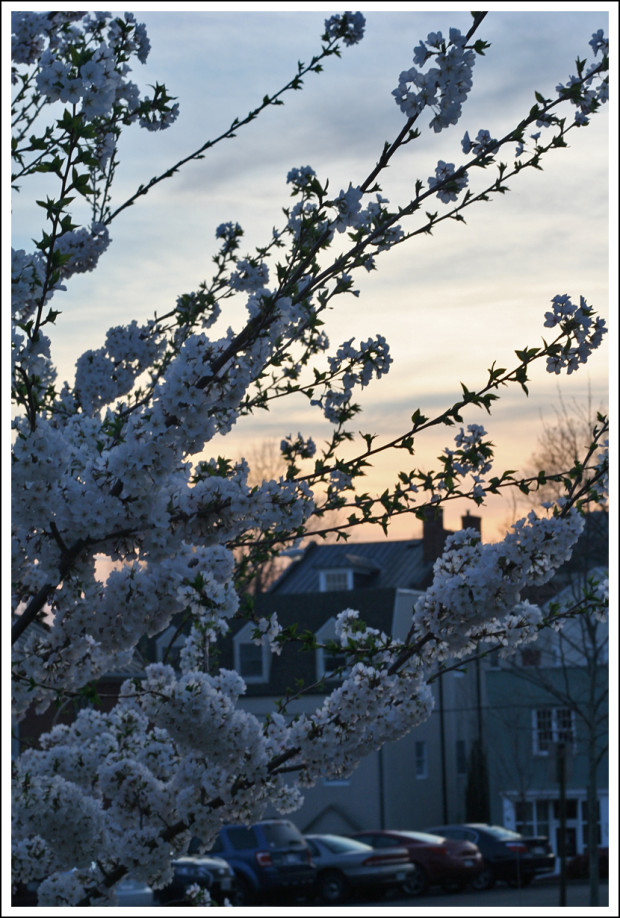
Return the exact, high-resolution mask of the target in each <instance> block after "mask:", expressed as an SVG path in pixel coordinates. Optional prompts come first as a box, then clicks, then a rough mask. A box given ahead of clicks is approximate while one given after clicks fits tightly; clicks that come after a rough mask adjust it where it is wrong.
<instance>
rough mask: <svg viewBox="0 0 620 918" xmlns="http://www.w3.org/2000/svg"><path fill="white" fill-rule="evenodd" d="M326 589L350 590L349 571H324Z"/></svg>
mask: <svg viewBox="0 0 620 918" xmlns="http://www.w3.org/2000/svg"><path fill="white" fill-rule="evenodd" d="M323 577H324V582H325V589H326V590H348V589H349V572H348V571H324V573H323Z"/></svg>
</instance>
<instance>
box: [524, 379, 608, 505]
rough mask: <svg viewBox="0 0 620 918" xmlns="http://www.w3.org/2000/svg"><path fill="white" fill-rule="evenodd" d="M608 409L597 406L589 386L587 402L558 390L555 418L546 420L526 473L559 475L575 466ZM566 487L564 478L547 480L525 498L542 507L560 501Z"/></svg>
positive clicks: (543, 422) (543, 421)
mask: <svg viewBox="0 0 620 918" xmlns="http://www.w3.org/2000/svg"><path fill="white" fill-rule="evenodd" d="M606 410H607V409H606V407H604V406H599V408H598V409H595V408H594V403H593V398H592V391H591V389H590V388H589V387H588V396H587V398H586V400H585V401H577V400H576V399H572V400H571V401H570V402H569V403H567V402H566V401H565V399H564V396H563V395H562V393H561V392H560V391H559V390H558V404H557V405H556V406H555V420H554V421H552V422H548V421H545V420H544V419H543V420H542V432H541V434H540V436H539V437H538V446H537V448H536V449H535V450H534V452H533V453H532V455H531V456H530V459H529V461H528V463H527V465H526V466H525V470H526V474H532V475H537V474H538V472H539V470H540V469H543V470H544V471H545V472H547V474H548V475H557V474H559V473H561V472H565V471H566V470H567V469H570V468H572V466H573V465H574V463H575V460H576V459H578V457H579V456H580V455H581V452H582V449H583V446H584V444H587V443H589V442H590V441H591V439H592V431H593V429H594V427H595V426H596V423H597V414H598V413H600V412H605V411H606ZM562 487H563V485H562V481H550V480H547V481H546V483H545V484H542V485H541V486H540V488H539V489H538V490H537V491H530V492H529V494H528V495H527V497H526V498H524V499H525V500H527V501H529V502H530V503H534V504H536V505H538V506H540V505H541V504H542V503H543V502H544V501H548V500H556V499H557V498H558V497H559V495H560V494H561V493H562ZM513 509H514V508H513Z"/></svg>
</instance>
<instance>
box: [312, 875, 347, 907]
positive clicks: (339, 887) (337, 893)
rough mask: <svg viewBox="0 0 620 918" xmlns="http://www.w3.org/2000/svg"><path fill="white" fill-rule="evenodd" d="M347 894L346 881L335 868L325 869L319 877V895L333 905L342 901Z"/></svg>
mask: <svg viewBox="0 0 620 918" xmlns="http://www.w3.org/2000/svg"><path fill="white" fill-rule="evenodd" d="M346 894H347V881H346V880H345V878H344V877H343V875H342V874H341V873H338V871H337V870H327V871H326V872H325V873H323V874H321V876H320V877H319V896H320V897H321V899H322V900H323V902H327V903H329V904H330V905H333V904H334V903H336V902H342V900H343V899H344V898H345V897H346Z"/></svg>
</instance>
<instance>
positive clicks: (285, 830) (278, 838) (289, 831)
mask: <svg viewBox="0 0 620 918" xmlns="http://www.w3.org/2000/svg"><path fill="white" fill-rule="evenodd" d="M263 832H264V833H265V838H266V839H267V844H268V845H269V847H270V848H292V847H303V845H304V840H303V837H302V835H301V833H300V832H299V829H297V828H295V826H294V825H293V824H292V823H290V822H273V823H267V824H264V825H263Z"/></svg>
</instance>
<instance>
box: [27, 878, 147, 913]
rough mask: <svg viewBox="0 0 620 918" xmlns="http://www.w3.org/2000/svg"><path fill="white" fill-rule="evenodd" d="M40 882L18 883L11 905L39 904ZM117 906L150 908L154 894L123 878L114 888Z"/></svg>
mask: <svg viewBox="0 0 620 918" xmlns="http://www.w3.org/2000/svg"><path fill="white" fill-rule="evenodd" d="M41 883H42V880H32V881H31V882H29V883H25V884H23V883H20V884H18V886H17V888H16V889H15V890H14V891H13V896H12V900H11V905H13V906H28V907H30V906H36V905H38V904H39V886H40V885H41ZM116 900H117V905H119V906H123V907H132V906H145V907H148V906H152V905H154V903H155V894H154V893H153V890H152V889H151V887H150V886H147V885H146V883H143V882H142V880H135V879H134V878H133V877H131V876H128V877H125V878H124V879H123V880H121V881H120V883H118V884H117V886H116Z"/></svg>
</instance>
